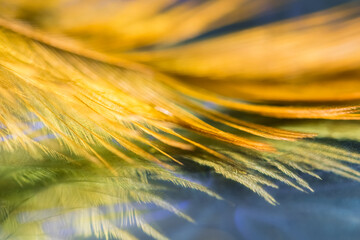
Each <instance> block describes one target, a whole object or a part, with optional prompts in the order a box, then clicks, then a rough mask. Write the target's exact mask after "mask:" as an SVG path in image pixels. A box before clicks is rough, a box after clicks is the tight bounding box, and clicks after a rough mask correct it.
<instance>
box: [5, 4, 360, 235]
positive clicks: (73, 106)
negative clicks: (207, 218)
mask: <svg viewBox="0 0 360 240" xmlns="http://www.w3.org/2000/svg"><path fill="white" fill-rule="evenodd" d="M101 2H102V1H98V0H93V1H90V3H89V1H76V2H73V1H69V0H53V1H46V2H44V1H34V2H31V3H30V2H29V1H23V0H17V1H7V0H2V1H1V3H2V4H3V5H2V6H5V7H2V8H0V16H1V18H0V96H1V97H0V123H1V128H0V139H1V147H0V149H1V150H0V151H1V153H2V156H6V157H4V158H3V159H2V164H1V168H2V170H1V171H2V172H3V173H4V174H2V175H4V176H3V177H2V180H1V182H0V184H1V185H4V186H3V188H4V191H3V193H2V195H3V196H4V197H3V198H2V199H4V200H2V206H3V207H2V209H1V214H2V215H1V219H2V220H1V225H2V229H5V232H4V234H5V235H4V238H10V237H14V238H15V239H16V238H18V239H23V238H24V237H25V236H33V235H36V236H44V238H45V239H46V233H45V232H44V231H43V229H42V227H41V226H42V224H44V222H46V221H47V220H46V219H47V218H48V217H44V219H36V214H37V213H38V212H39V211H41V210H42V209H53V210H54V216H55V215H59V216H61V220H59V221H63V222H66V223H67V224H68V223H69V221H70V222H76V226H79V228H78V229H79V230H80V229H82V230H81V231H82V232H80V233H78V234H80V235H82V236H89V235H91V234H93V235H95V236H97V237H98V238H105V239H107V238H119V239H135V236H133V235H132V233H131V232H128V230H127V229H126V226H127V225H134V226H137V227H139V228H141V229H142V230H143V231H144V232H145V233H146V234H148V235H150V236H152V237H154V238H156V239H166V237H165V236H163V235H162V234H161V233H160V232H158V231H157V230H156V229H154V228H153V227H151V226H150V225H149V224H148V223H146V221H145V220H144V219H142V218H141V211H139V210H137V209H136V208H132V207H131V204H130V203H132V202H140V203H148V202H152V203H155V204H157V205H159V206H160V207H162V208H165V209H167V210H169V211H172V212H174V213H175V214H177V215H179V216H180V217H183V218H186V219H187V220H189V221H191V218H190V217H189V216H187V215H185V214H183V213H182V212H181V211H179V210H177V209H176V208H174V207H172V206H171V204H170V203H168V202H166V201H165V200H163V199H162V198H161V197H160V193H159V189H162V188H161V187H159V185H161V184H158V183H156V184H155V183H153V182H152V181H149V180H148V178H149V176H150V178H151V177H153V179H155V180H157V181H159V180H160V182H161V181H170V182H172V183H173V184H175V185H180V186H183V187H188V188H193V189H197V190H199V191H203V192H205V193H206V194H209V195H211V196H214V197H217V198H220V197H219V196H217V195H216V194H215V193H213V192H211V191H210V190H207V189H206V188H205V187H203V186H201V185H199V184H195V183H193V182H191V181H187V180H184V179H181V178H179V177H177V176H176V173H179V172H182V165H184V164H185V165H186V164H188V163H187V161H185V159H188V160H191V161H192V162H193V163H196V164H199V165H203V166H207V167H210V168H212V169H213V171H214V172H216V173H217V174H220V175H222V176H224V177H225V178H228V179H231V180H233V181H236V182H239V183H241V184H242V185H244V186H246V187H248V188H249V189H251V190H252V191H254V192H255V193H257V194H258V195H260V196H262V197H263V198H264V199H265V200H266V201H268V202H269V203H271V204H277V202H276V200H275V199H274V198H273V197H272V196H271V195H270V194H269V193H267V191H266V190H265V187H274V188H277V187H278V186H277V184H276V183H277V182H278V181H280V182H283V183H285V184H287V185H289V186H292V187H294V188H296V189H298V190H300V191H313V190H312V188H311V187H310V185H309V184H308V183H307V182H306V181H305V180H303V179H302V178H301V177H300V176H299V175H298V172H303V173H307V174H310V175H312V176H314V177H318V176H317V175H316V174H315V173H314V172H313V170H319V169H320V170H325V171H331V172H334V173H335V174H339V175H341V176H344V177H348V178H351V179H355V180H360V173H359V172H358V171H356V170H354V169H352V168H351V167H349V166H348V164H358V163H359V158H360V156H359V155H358V154H357V153H348V152H346V151H345V150H344V149H342V148H340V147H336V146H332V145H330V144H326V143H324V142H323V141H321V138H325V137H332V138H334V139H350V140H358V136H357V134H356V132H353V131H351V130H350V131H347V132H346V133H345V132H343V130H344V129H347V128H350V126H351V128H352V127H356V126H357V122H356V121H354V120H358V119H359V114H358V112H359V107H360V105H359V102H358V100H359V93H358V92H357V89H358V88H357V87H356V86H357V85H358V80H357V79H358V77H359V75H358V69H357V68H358V63H359V61H360V60H359V58H358V56H360V55H359V54H357V52H358V51H359V49H358V45H357V44H355V43H356V42H357V41H358V40H359V39H358V38H359V31H358V29H357V28H356V27H354V26H356V25H357V24H358V21H359V18H358V17H357V16H356V14H357V13H358V11H359V8H358V6H357V5H355V6H353V7H351V8H350V7H349V5H344V6H340V7H336V8H333V9H330V10H325V11H322V12H318V13H315V14H310V15H308V16H306V17H302V18H299V19H291V20H288V21H281V22H278V23H273V24H270V25H264V26H259V27H256V28H252V29H249V30H246V31H239V32H235V33H231V34H226V35H223V36H216V37H213V38H210V39H202V40H201V39H200V40H196V37H197V36H200V35H201V34H203V33H206V32H209V31H211V30H215V29H219V28H221V27H223V26H226V25H229V24H231V23H235V22H238V21H242V20H245V19H248V18H251V17H253V16H255V15H257V14H260V13H261V12H262V11H264V10H265V9H266V7H265V6H266V4H270V3H272V1H270V0H269V1H265V0H257V1H242V0H239V1H238V0H235V1H234V0H231V1H230V0H229V1H228V0H226V1H218V0H212V1H196V2H195V1H183V2H182V1H181V2H180V1H171V0H157V1H154V3H153V4H151V5H150V4H148V2H147V1H142V0H137V1H109V2H107V1H105V3H104V2H103V3H101ZM277 4H284V3H277ZM98 8H101V9H102V11H99V10H98ZM99 12H100V13H101V14H100V13H99ZM98 13H99V14H98ZM95 15H98V16H97V17H94V16H95ZM184 17H185V20H183V19H184ZM73 19H79V21H76V22H74V20H73ZM334 22H336V26H334V25H333V24H334ZM174 26H177V27H176V28H175V27H174ZM332 28H335V30H334V29H332ZM334 31H335V33H334ZM274 33H276V35H275V34H274ZM322 35H326V36H327V37H326V38H320V37H317V38H316V40H314V39H313V37H315V36H322ZM109 39H111V40H109ZM344 46H347V48H345V50H344V51H342V50H340V48H341V49H344ZM339 52H341V54H339ZM289 59H293V60H294V61H295V62H289ZM264 89H266V91H267V92H264ZM315 93H316V94H315ZM209 103H210V104H209ZM273 119H295V120H294V121H283V122H281V121H277V122H275V124H274V120H273ZM302 119H310V120H308V121H304V120H302ZM330 120H347V121H336V122H334V121H330ZM335 125H336V126H335ZM319 126H321V127H319ZM329 126H331V130H329V128H330V127H329ZM317 134H319V136H318V137H317V138H316V136H317ZM314 138H316V139H314ZM25 156H26V157H25ZM9 181H10V182H11V183H12V186H11V187H8V186H6V184H5V183H6V182H9ZM163 188H164V189H165V190H168V188H167V187H165V186H163ZM98 189H101V190H100V191H99V190H98ZM2 190H3V189H2ZM5 190H6V191H5ZM79 191H81V192H83V193H84V195H81V194H79V193H78V192H79ZM41 201H45V202H46V203H47V205H40V204H39V202H41ZM116 204H125V205H126V207H125V208H122V209H121V210H114V208H115V206H116ZM100 206H106V208H108V209H107V211H108V212H111V213H110V214H104V213H103V212H102V211H101V210H100V209H99V207H100ZM57 208H60V210H57ZM74 209H79V211H77V210H76V212H77V214H78V215H77V216H78V217H76V218H72V217H71V214H70V215H69V213H71V212H74ZM32 212H35V213H36V214H32ZM18 216H22V220H21V221H20V222H19V220H18ZM34 217H35V219H32V218H34ZM116 219H120V221H121V224H120V227H118V226H117V225H116V224H115V223H114V221H115V222H116ZM114 224H115V225H114ZM20 225H21V229H22V230H20Z"/></svg>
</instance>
